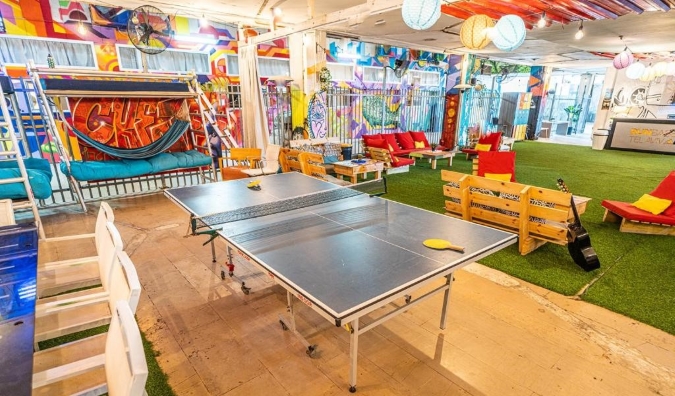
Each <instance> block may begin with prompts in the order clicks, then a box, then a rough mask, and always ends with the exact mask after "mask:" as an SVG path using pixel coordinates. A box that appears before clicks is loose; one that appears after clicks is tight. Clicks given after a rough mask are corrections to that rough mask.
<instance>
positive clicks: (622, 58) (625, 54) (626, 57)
mask: <svg viewBox="0 0 675 396" xmlns="http://www.w3.org/2000/svg"><path fill="white" fill-rule="evenodd" d="M634 61H635V58H634V57H633V53H632V52H631V51H630V50H629V49H628V47H626V48H625V49H624V50H623V51H621V52H619V53H618V54H617V55H616V56H615V57H614V62H613V64H614V68H615V69H617V70H621V69H625V68H626V67H628V66H630V65H632V64H633V62H634Z"/></svg>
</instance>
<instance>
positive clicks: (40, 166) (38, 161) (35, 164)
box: [0, 158, 52, 180]
mask: <svg viewBox="0 0 675 396" xmlns="http://www.w3.org/2000/svg"><path fill="white" fill-rule="evenodd" d="M23 164H24V165H25V166H26V169H35V170H39V171H42V173H44V174H45V175H47V177H49V180H51V179H52V166H51V165H50V164H49V161H47V160H46V159H43V158H25V159H24V160H23ZM5 168H16V169H19V166H18V165H17V164H16V161H3V162H0V169H5Z"/></svg>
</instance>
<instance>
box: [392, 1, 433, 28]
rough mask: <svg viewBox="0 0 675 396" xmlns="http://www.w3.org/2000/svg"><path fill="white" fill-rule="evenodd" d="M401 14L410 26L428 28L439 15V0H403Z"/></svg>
mask: <svg viewBox="0 0 675 396" xmlns="http://www.w3.org/2000/svg"><path fill="white" fill-rule="evenodd" d="M401 15H403V22H405V24H406V25H408V26H410V27H411V28H413V29H415V30H425V29H429V28H430V27H432V26H433V25H434V23H436V21H437V20H438V18H440V17H441V0H403V6H402V7H401Z"/></svg>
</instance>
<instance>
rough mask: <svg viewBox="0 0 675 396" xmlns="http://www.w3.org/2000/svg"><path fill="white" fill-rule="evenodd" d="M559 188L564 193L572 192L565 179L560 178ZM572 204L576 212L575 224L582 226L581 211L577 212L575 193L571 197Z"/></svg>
mask: <svg viewBox="0 0 675 396" xmlns="http://www.w3.org/2000/svg"><path fill="white" fill-rule="evenodd" d="M558 189H559V190H560V191H562V192H564V193H568V194H571V192H570V189H569V188H567V185H566V184H565V182H564V181H563V179H558ZM570 206H572V213H574V224H575V225H577V226H581V218H579V212H577V205H576V204H575V203H574V195H572V196H571V197H570Z"/></svg>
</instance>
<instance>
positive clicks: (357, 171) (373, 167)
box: [333, 159, 384, 184]
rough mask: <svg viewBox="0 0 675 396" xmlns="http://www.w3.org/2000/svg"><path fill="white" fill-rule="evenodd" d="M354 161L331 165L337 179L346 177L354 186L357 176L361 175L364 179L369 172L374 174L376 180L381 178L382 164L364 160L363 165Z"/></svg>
mask: <svg viewBox="0 0 675 396" xmlns="http://www.w3.org/2000/svg"><path fill="white" fill-rule="evenodd" d="M354 161H355V160H347V161H338V162H334V163H333V166H334V169H335V174H336V175H337V177H338V178H339V179H341V180H342V179H343V178H344V176H348V177H349V178H350V179H351V182H352V183H353V184H356V181H357V176H358V175H363V178H364V179H366V178H367V177H368V173H369V172H375V178H376V179H379V178H380V177H382V169H384V163H382V162H378V161H375V160H372V159H367V160H364V161H365V162H363V163H357V162H354Z"/></svg>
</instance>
